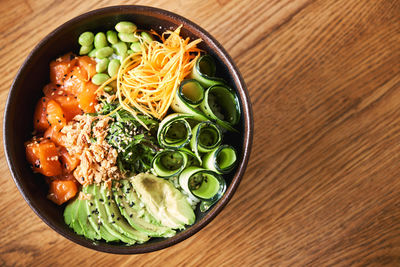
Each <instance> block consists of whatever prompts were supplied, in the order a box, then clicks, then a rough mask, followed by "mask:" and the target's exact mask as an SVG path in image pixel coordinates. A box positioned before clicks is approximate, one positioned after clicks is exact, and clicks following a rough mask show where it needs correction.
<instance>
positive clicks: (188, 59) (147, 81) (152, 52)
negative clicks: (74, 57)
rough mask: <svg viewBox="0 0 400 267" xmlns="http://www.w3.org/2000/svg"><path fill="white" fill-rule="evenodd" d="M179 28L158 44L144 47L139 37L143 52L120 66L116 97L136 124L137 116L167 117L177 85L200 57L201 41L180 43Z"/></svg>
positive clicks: (162, 36)
mask: <svg viewBox="0 0 400 267" xmlns="http://www.w3.org/2000/svg"><path fill="white" fill-rule="evenodd" d="M181 28H182V26H180V27H178V28H177V29H176V30H175V31H166V32H164V33H163V34H162V35H161V36H160V39H161V42H159V41H152V42H151V43H145V41H144V40H143V39H141V38H140V36H139V41H140V43H141V48H142V51H141V52H138V53H133V54H131V55H130V56H128V57H127V58H125V60H124V61H123V62H122V64H121V67H120V69H119V72H118V74H117V76H116V79H117V92H116V94H117V97H118V100H119V103H120V105H121V107H122V108H124V109H126V110H127V111H129V112H130V113H131V114H132V115H133V116H134V117H135V118H136V119H138V120H139V118H138V117H137V112H140V113H143V114H145V115H147V116H153V117H155V118H157V119H162V118H163V117H164V116H165V115H166V113H167V111H168V108H169V107H170V105H171V103H172V100H173V97H174V96H175V93H176V90H177V89H178V86H179V84H180V83H181V81H182V80H183V79H184V78H185V77H186V76H187V75H189V74H190V72H191V70H192V68H193V66H194V64H195V62H196V60H197V58H198V57H199V56H200V52H201V50H200V49H199V48H197V47H196V45H197V44H198V43H200V42H201V39H197V40H194V41H192V42H190V39H189V38H186V39H183V38H182V37H181V36H180V35H179V34H180V30H181ZM167 36H168V37H167ZM166 37H167V38H166ZM114 79H115V78H114V77H113V78H111V79H110V80H109V81H108V82H111V81H112V80H114ZM105 84H107V83H105ZM99 89H100V88H99ZM139 121H140V120H139ZM142 124H143V123H142Z"/></svg>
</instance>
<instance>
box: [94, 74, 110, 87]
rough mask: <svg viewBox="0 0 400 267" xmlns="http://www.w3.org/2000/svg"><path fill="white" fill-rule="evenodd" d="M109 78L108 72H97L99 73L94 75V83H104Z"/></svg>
mask: <svg viewBox="0 0 400 267" xmlns="http://www.w3.org/2000/svg"><path fill="white" fill-rule="evenodd" d="M108 79H110V76H108V75H107V74H105V73H97V74H95V75H93V77H92V83H94V84H95V85H102V84H103V83H104V82H106V81H107V80H108Z"/></svg>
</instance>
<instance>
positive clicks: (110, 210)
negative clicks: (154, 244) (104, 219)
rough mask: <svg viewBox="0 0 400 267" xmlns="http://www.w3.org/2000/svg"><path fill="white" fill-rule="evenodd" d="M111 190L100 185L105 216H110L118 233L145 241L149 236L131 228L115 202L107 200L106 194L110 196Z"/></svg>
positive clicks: (140, 241) (138, 240)
mask: <svg viewBox="0 0 400 267" xmlns="http://www.w3.org/2000/svg"><path fill="white" fill-rule="evenodd" d="M111 195H112V193H111V191H110V190H109V189H108V188H107V187H106V186H105V185H102V186H100V196H101V197H103V199H106V200H107V201H106V202H105V205H104V207H105V210H106V212H107V216H108V217H109V218H112V219H113V221H112V222H111V223H112V226H113V227H114V228H115V229H117V230H118V231H119V232H120V233H122V234H124V235H126V236H127V237H129V238H131V239H133V240H136V241H137V242H139V243H143V242H146V241H148V240H149V239H150V237H149V236H148V235H146V234H144V233H142V232H139V231H137V230H135V229H134V228H132V227H131V226H130V225H129V224H128V223H127V222H126V221H125V219H124V217H123V216H122V215H121V213H120V212H119V209H118V207H117V205H116V204H115V202H114V200H113V199H110V200H108V199H107V198H108V196H111Z"/></svg>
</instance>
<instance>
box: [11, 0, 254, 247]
mask: <svg viewBox="0 0 400 267" xmlns="http://www.w3.org/2000/svg"><path fill="white" fill-rule="evenodd" d="M122 20H129V21H132V22H134V23H136V24H137V25H138V28H139V29H145V30H150V29H154V30H155V31H157V32H158V33H162V32H164V31H165V30H174V29H175V28H176V27H178V26H179V25H183V29H182V32H181V34H182V36H185V37H190V38H191V39H195V38H202V39H203V41H204V42H202V43H201V44H200V45H199V47H200V48H202V49H204V50H205V51H207V53H209V54H211V55H212V56H213V57H214V58H215V59H216V61H217V70H218V75H219V76H220V77H223V78H224V79H225V80H226V81H229V84H230V86H231V87H232V88H234V89H235V90H236V91H237V92H238V95H239V99H240V102H241V103H240V104H241V107H242V116H241V122H240V124H239V126H238V128H239V129H238V130H239V133H236V134H233V133H228V134H226V135H225V137H224V143H229V144H232V145H234V146H235V148H236V149H237V152H238V155H239V162H240V163H239V164H238V166H237V168H236V169H235V170H234V171H233V172H231V173H230V174H229V175H226V176H225V179H226V181H227V185H228V189H227V192H226V193H225V195H224V197H223V198H222V199H221V200H220V201H219V202H218V203H217V204H216V205H214V206H213V207H212V208H211V209H210V210H209V211H208V212H206V213H201V212H199V211H198V210H197V211H196V216H197V220H196V223H195V224H194V225H193V226H191V227H188V228H187V229H186V230H184V231H182V232H180V233H178V234H177V235H176V236H174V237H172V238H168V239H163V238H152V239H151V240H150V241H149V242H148V243H145V244H141V245H135V246H131V247H127V246H123V245H121V244H118V243H106V242H102V241H98V242H93V241H90V240H87V239H85V238H84V237H82V236H78V235H76V234H75V233H74V232H73V230H72V229H70V228H69V227H68V226H67V225H66V224H65V223H64V220H63V210H64V206H61V207H60V206H57V205H55V204H53V203H52V202H51V201H49V200H48V199H47V198H46V194H47V190H48V187H47V185H46V183H45V181H44V179H43V177H42V176H41V175H39V174H34V173H33V172H32V170H31V169H30V168H29V165H28V162H27V161H26V159H25V150H24V142H26V141H28V140H29V139H30V138H31V136H32V135H31V133H32V129H33V123H32V116H33V112H34V108H35V104H36V102H37V101H38V99H39V98H40V97H41V96H42V95H43V93H42V88H43V86H44V85H46V84H47V83H48V82H49V63H50V61H51V60H54V59H55V58H57V57H58V56H61V55H63V54H65V53H67V52H70V51H73V52H77V51H79V46H78V43H77V39H78V36H79V35H80V34H81V33H82V32H84V31H92V32H98V31H106V30H108V29H112V28H113V27H114V25H115V24H116V23H117V22H119V21H122ZM250 117H251V109H250V106H249V100H248V96H247V92H246V89H245V85H244V83H243V81H242V79H241V77H240V74H239V73H238V71H237V69H236V68H235V66H234V65H233V63H232V62H231V59H230V58H229V56H228V55H227V54H226V52H225V51H224V50H223V48H222V47H221V46H220V45H219V44H218V43H217V42H216V41H215V40H214V39H213V38H212V37H211V36H209V35H208V34H207V33H206V32H205V31H204V30H202V29H201V28H200V27H198V26H197V25H195V24H193V23H191V22H190V21H188V20H186V19H184V18H182V17H180V16H178V15H175V14H173V13H170V12H167V11H164V10H160V9H155V8H150V7H143V6H116V7H109V8H104V9H99V10H95V11H92V12H89V13H86V14H83V15H81V16H79V17H76V18H75V19H73V20H71V21H69V22H67V23H65V24H63V25H61V26H60V27H59V28H57V29H56V30H55V31H53V32H52V33H50V34H49V35H48V36H47V37H46V38H45V39H44V40H42V41H41V42H40V43H39V44H38V45H37V46H36V47H35V49H34V50H33V51H32V52H31V54H30V55H29V56H28V58H27V59H26V61H25V63H24V64H23V65H22V67H21V69H20V70H19V73H18V75H17V77H16V78H15V80H14V83H13V86H12V88H11V90H10V94H9V98H8V101H7V105H6V111H5V117H4V142H5V151H6V157H7V161H8V163H9V167H10V169H11V173H12V175H13V178H14V180H15V183H16V185H17V187H18V188H19V190H20V192H21V193H22V195H23V196H24V198H25V200H26V201H27V202H28V204H29V205H30V206H31V208H32V209H33V210H34V211H35V213H36V214H37V215H38V216H39V217H40V218H41V219H42V220H43V221H45V222H46V223H47V224H48V225H49V226H50V227H52V228H53V229H54V230H56V231H57V232H58V233H60V234H62V235H63V236H65V237H67V238H69V239H70V240H72V241H74V242H76V243H78V244H81V245H84V246H86V247H89V248H92V249H96V250H100V251H104V252H111V253H121V254H132V253H143V252H149V251H154V250H157V249H162V248H165V247H167V246H170V245H172V244H175V243H177V242H179V241H182V240H184V239H185V238H187V237H189V236H191V235H193V234H194V233H196V232H197V231H198V230H200V229H201V228H202V227H204V226H205V225H206V224H207V223H209V222H210V221H211V220H212V219H213V218H214V217H215V216H216V215H217V213H219V211H220V210H221V209H222V208H223V207H224V206H225V205H226V203H227V202H228V201H229V199H230V198H231V196H232V194H233V192H234V191H235V189H236V187H237V186H238V184H239V181H240V178H241V176H242V174H243V172H244V168H245V166H246V163H247V159H248V154H249V152H250V145H251V120H250Z"/></svg>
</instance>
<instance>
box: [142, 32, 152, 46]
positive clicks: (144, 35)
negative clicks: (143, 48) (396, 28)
mask: <svg viewBox="0 0 400 267" xmlns="http://www.w3.org/2000/svg"><path fill="white" fill-rule="evenodd" d="M140 35H141V36H142V38H143V40H144V41H145V42H146V43H151V42H153V41H154V38H153V36H152V35H151V34H150V33H148V32H142V33H141V34H140Z"/></svg>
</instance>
